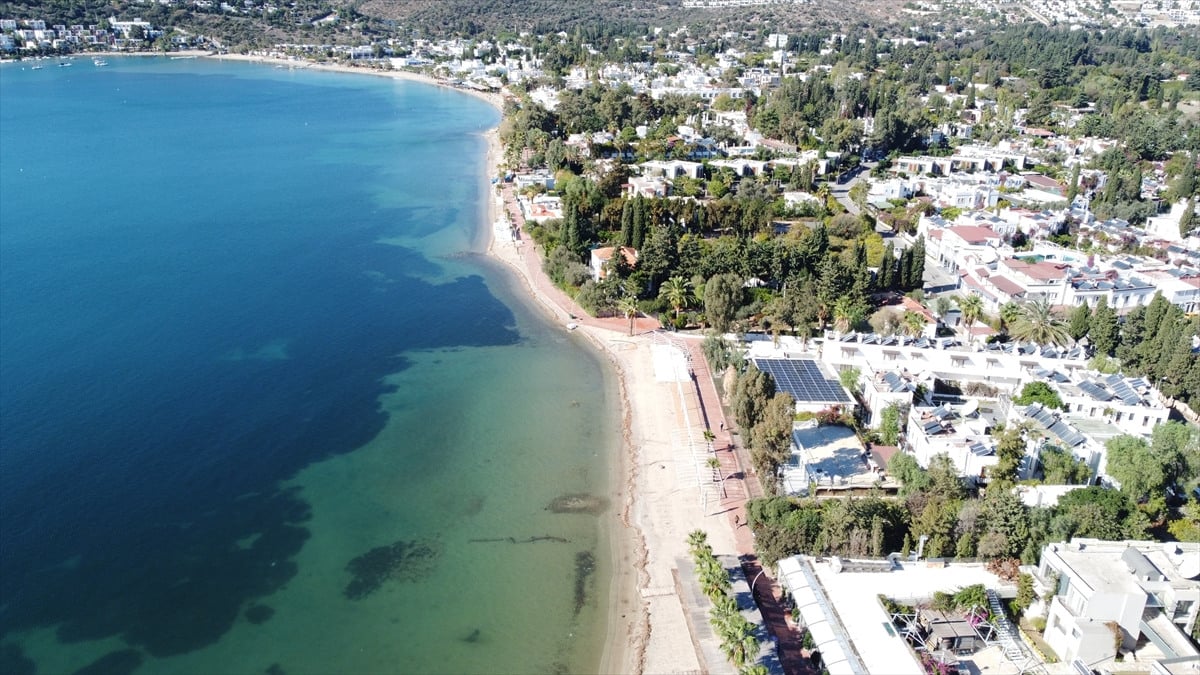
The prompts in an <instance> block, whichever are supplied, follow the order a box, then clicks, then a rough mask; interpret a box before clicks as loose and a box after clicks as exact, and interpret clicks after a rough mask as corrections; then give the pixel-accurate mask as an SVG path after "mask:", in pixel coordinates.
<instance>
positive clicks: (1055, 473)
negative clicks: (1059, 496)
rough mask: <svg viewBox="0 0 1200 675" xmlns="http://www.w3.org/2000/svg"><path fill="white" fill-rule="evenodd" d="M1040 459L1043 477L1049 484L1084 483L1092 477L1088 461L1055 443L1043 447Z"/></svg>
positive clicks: (1039, 454) (1039, 455)
mask: <svg viewBox="0 0 1200 675" xmlns="http://www.w3.org/2000/svg"><path fill="white" fill-rule="evenodd" d="M1038 461H1039V462H1041V465H1042V479H1043V480H1044V481H1045V482H1046V484H1048V485H1083V484H1085V483H1087V482H1088V480H1089V479H1090V478H1091V477H1092V470H1091V468H1090V467H1089V466H1088V465H1087V462H1085V461H1083V460H1081V459H1078V458H1076V457H1075V456H1074V455H1073V454H1071V453H1070V452H1069V451H1067V450H1063V449H1062V448H1058V447H1055V446H1053V445H1047V446H1045V447H1043V448H1042V449H1041V451H1040V452H1039V453H1038Z"/></svg>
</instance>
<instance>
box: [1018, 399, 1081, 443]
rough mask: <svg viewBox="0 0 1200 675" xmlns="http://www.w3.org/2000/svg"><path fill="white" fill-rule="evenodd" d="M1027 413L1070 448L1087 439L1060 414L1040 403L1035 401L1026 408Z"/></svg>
mask: <svg viewBox="0 0 1200 675" xmlns="http://www.w3.org/2000/svg"><path fill="white" fill-rule="evenodd" d="M1025 414H1026V415H1028V416H1030V417H1032V418H1033V419H1035V420H1037V422H1038V424H1041V425H1042V426H1043V427H1045V428H1046V431H1049V432H1050V433H1051V434H1053V435H1054V436H1056V437H1057V438H1058V440H1060V441H1062V442H1063V443H1065V444H1066V446H1067V447H1068V448H1073V447H1075V446H1077V445H1083V444H1084V443H1085V442H1086V441H1087V439H1086V438H1084V437H1083V435H1082V434H1080V433H1079V432H1078V431H1075V430H1074V429H1072V428H1071V426H1070V425H1069V424H1067V423H1066V422H1064V421H1062V420H1061V419H1060V418H1059V417H1058V415H1055V414H1054V413H1052V412H1050V410H1049V409H1048V408H1046V407H1044V406H1043V405H1042V404H1040V403H1033V404H1031V405H1030V406H1029V407H1028V408H1026V409H1025Z"/></svg>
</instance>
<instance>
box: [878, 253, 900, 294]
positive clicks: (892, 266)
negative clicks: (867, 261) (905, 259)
mask: <svg viewBox="0 0 1200 675" xmlns="http://www.w3.org/2000/svg"><path fill="white" fill-rule="evenodd" d="M895 285H896V252H895V249H894V248H893V247H892V242H890V241H889V242H888V243H887V246H884V247H883V260H882V261H881V262H880V263H879V283H878V284H877V286H878V287H879V290H881V291H890V290H892V288H893V287H894V286H895Z"/></svg>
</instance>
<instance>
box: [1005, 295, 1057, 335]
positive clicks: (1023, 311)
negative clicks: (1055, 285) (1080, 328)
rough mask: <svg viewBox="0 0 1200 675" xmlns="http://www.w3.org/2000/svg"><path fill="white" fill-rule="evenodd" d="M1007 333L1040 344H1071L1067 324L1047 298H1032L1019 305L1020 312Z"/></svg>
mask: <svg viewBox="0 0 1200 675" xmlns="http://www.w3.org/2000/svg"><path fill="white" fill-rule="evenodd" d="M1008 334H1009V335H1011V336H1012V337H1013V339H1016V340H1020V341H1022V342H1036V343H1038V344H1040V345H1044V344H1056V345H1058V346H1060V347H1063V346H1067V345H1069V344H1071V334H1070V331H1069V330H1068V329H1067V324H1066V322H1064V321H1063V320H1062V319H1061V318H1060V317H1059V316H1058V312H1055V311H1054V310H1053V309H1052V308H1051V307H1050V301H1049V300H1043V299H1038V300H1033V301H1030V302H1027V303H1025V304H1023V305H1021V306H1020V312H1019V313H1018V314H1017V316H1016V318H1015V319H1013V321H1012V323H1011V324H1010V326H1009V329H1008Z"/></svg>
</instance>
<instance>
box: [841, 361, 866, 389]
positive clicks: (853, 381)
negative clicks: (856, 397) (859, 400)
mask: <svg viewBox="0 0 1200 675" xmlns="http://www.w3.org/2000/svg"><path fill="white" fill-rule="evenodd" d="M861 377H862V370H860V369H858V368H855V367H853V366H851V367H849V368H843V369H842V370H840V371H838V382H840V383H841V385H842V386H843V387H845V388H846V389H848V390H850V392H851V393H852V394H857V393H858V390H859V386H858V380H859V378H861Z"/></svg>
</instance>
